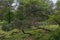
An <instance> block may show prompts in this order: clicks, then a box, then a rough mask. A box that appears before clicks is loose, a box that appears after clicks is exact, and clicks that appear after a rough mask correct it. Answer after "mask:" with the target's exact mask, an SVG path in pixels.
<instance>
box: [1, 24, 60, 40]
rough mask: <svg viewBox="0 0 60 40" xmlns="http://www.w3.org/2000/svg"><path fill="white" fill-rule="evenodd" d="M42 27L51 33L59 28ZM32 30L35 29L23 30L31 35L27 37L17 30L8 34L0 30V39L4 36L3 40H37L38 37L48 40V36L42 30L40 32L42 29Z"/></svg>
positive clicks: (54, 26)
mask: <svg viewBox="0 0 60 40" xmlns="http://www.w3.org/2000/svg"><path fill="white" fill-rule="evenodd" d="M43 27H44V28H47V29H50V30H52V31H53V30H56V29H58V28H59V27H58V25H44V26H43ZM33 29H35V28H34V27H33V28H32V29H25V32H29V33H31V34H33V35H32V36H29V35H28V34H23V33H22V32H21V31H20V32H19V30H18V29H14V30H12V31H9V32H4V31H2V30H1V28H0V37H1V36H4V35H5V36H4V37H5V39H4V40H30V39H31V40H39V38H40V37H41V38H40V39H41V40H48V38H47V37H49V36H48V35H49V33H47V34H45V33H44V30H42V29H38V30H33ZM14 32H17V33H14ZM12 33H13V34H12ZM2 39H3V38H2Z"/></svg>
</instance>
